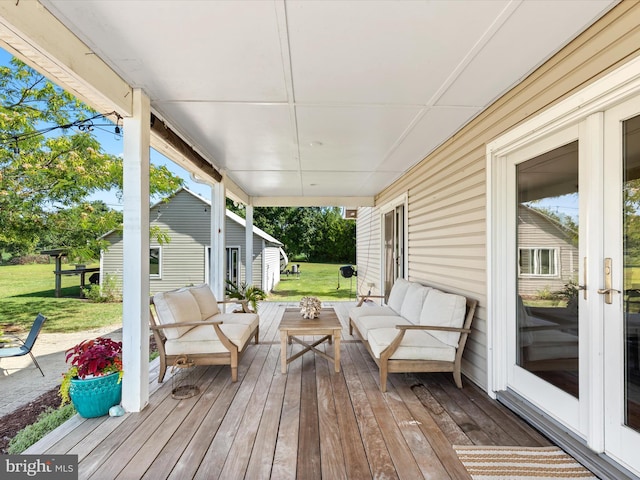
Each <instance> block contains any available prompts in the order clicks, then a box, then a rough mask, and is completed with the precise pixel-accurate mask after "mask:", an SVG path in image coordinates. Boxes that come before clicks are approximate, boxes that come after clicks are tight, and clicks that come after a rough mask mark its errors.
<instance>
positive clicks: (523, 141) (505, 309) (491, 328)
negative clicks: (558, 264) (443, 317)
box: [486, 58, 640, 452]
mask: <svg viewBox="0 0 640 480" xmlns="http://www.w3.org/2000/svg"><path fill="white" fill-rule="evenodd" d="M639 94H640V58H635V59H633V60H631V61H630V62H628V63H627V64H625V65H623V66H622V67H620V68H618V69H616V70H614V71H613V72H611V73H609V74H607V75H606V76H604V77H603V78H601V79H599V80H597V81H596V82H594V83H593V84H591V85H589V86H588V87H585V88H584V89H583V90H581V91H580V92H577V93H576V94H574V95H572V96H570V97H568V98H566V99H565V100H563V101H561V102H559V103H558V104H556V105H554V106H553V107H550V108H549V109H547V110H545V111H544V112H542V113H540V114H539V115H537V116H535V117H534V118H532V119H530V120H528V121H526V122H524V123H522V124H520V125H519V126H517V127H515V128H514V129H512V130H510V131H509V132H507V133H505V134H504V135H502V136H501V137H499V138H497V139H496V140H495V141H493V142H491V143H489V144H488V145H487V149H486V159H487V163H486V167H487V179H486V180H487V246H488V248H487V255H488V259H487V318H488V331H487V334H488V352H487V373H488V386H487V389H488V393H489V394H490V395H491V396H493V397H494V398H495V397H496V393H497V392H499V391H503V390H506V388H507V384H508V371H509V368H510V366H509V363H508V344H507V342H508V340H509V338H510V337H509V330H508V329H509V328H513V326H511V327H510V326H509V324H510V323H511V322H510V320H509V319H510V318H512V312H515V297H514V296H512V295H509V294H508V290H509V289H508V288H507V287H508V283H509V282H510V281H512V279H514V278H515V272H514V270H515V262H512V263H510V262H508V261H505V260H504V259H505V255H504V254H505V252H507V253H508V255H506V257H507V258H514V255H515V252H512V251H510V249H511V250H514V249H515V242H514V241H513V238H512V232H513V230H510V229H509V228H508V227H509V225H505V224H504V219H506V218H508V214H509V211H508V209H509V208H514V207H513V206H511V205H510V201H511V199H513V198H514V192H513V191H512V190H513V189H514V188H515V187H514V186H513V185H511V186H510V187H509V184H510V182H509V181H508V180H509V175H510V172H509V171H508V169H507V168H504V164H505V156H506V155H508V154H509V153H511V152H515V151H517V150H519V149H521V148H523V147H525V146H527V145H529V144H532V143H533V142H538V141H540V140H541V139H543V138H545V137H547V136H549V135H551V134H553V133H554V132H557V131H560V130H562V129H564V128H568V127H570V126H572V125H578V124H580V128H581V129H584V128H586V129H597V128H601V126H602V122H603V120H602V114H601V112H602V111H604V110H605V109H607V108H610V107H612V106H614V105H616V104H619V103H621V102H623V101H624V100H626V99H628V98H630V97H632V96H635V95H639ZM589 137H593V135H587V136H586V137H585V138H589ZM580 148H581V150H580V154H581V155H587V156H590V157H591V158H597V157H600V158H601V157H602V155H603V152H602V150H603V144H602V138H601V137H598V136H596V137H595V138H592V140H589V143H588V144H587V145H584V144H582V145H581V147H580ZM583 149H584V150H583ZM600 173H601V172H600ZM581 181H582V178H581ZM585 182H586V184H587V185H588V188H589V190H590V191H591V192H590V193H592V194H596V193H597V192H598V191H599V192H600V193H602V188H603V187H602V185H601V182H602V175H599V174H598V172H592V174H591V175H590V176H589V178H588V179H585ZM505 187H507V188H505ZM582 197H584V195H581V200H580V201H581V205H580V207H581V210H582V209H583V208H587V209H589V208H591V206H590V205H588V203H584V204H583V203H582V202H588V198H584V199H583V198H582ZM587 197H588V196H587ZM600 213H601V212H600ZM585 228H592V227H585ZM587 234H588V233H587ZM598 249H599V250H600V251H601V250H602V243H600V245H597V244H593V243H592V244H591V245H590V246H589V251H590V252H594V251H597V250H598ZM598 263H599V262H598ZM590 270H591V271H588V272H587V284H588V288H589V292H588V298H589V299H591V300H590V301H589V304H588V307H587V308H589V310H590V311H591V313H592V318H594V319H595V318H599V317H598V315H600V318H601V314H602V307H601V306H600V305H599V304H598V303H596V302H597V294H596V293H595V290H596V289H597V288H601V285H600V283H601V279H602V267H601V266H600V267H599V268H597V269H594V268H591V269H590ZM594 270H595V271H594ZM598 270H599V271H598ZM600 303H601V302H600ZM510 314H511V316H510ZM603 350H604V338H603V335H602V333H601V332H600V333H598V331H597V329H592V330H591V331H590V335H589V341H588V342H586V344H585V342H581V347H580V355H581V356H584V358H585V359H586V360H587V362H588V363H587V368H588V373H589V374H590V379H589V384H588V389H587V390H588V392H587V395H588V401H587V402H585V409H586V411H585V412H584V415H583V417H584V418H583V421H582V422H581V428H580V430H581V432H580V434H581V435H582V436H583V437H584V438H585V440H586V442H587V444H588V445H589V446H590V448H592V449H593V450H594V451H596V452H602V451H603V449H604V424H603V419H602V412H603V409H604V401H603V393H602V392H603V391H604V365H603V362H602V352H603ZM581 380H582V375H581Z"/></svg>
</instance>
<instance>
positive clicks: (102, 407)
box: [69, 372, 122, 418]
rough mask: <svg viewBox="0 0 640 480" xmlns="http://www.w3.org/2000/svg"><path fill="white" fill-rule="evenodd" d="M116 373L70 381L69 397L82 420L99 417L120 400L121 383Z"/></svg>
mask: <svg viewBox="0 0 640 480" xmlns="http://www.w3.org/2000/svg"><path fill="white" fill-rule="evenodd" d="M118 375H119V374H118V373H117V372H116V373H110V374H109V375H105V376H103V377H94V378H85V379H79V378H78V379H74V380H71V387H70V388H69V397H71V401H72V402H73V406H74V407H75V409H76V411H77V412H78V413H79V414H80V416H81V417H84V418H93V417H101V416H103V415H107V414H108V413H109V409H110V408H111V407H113V406H114V405H118V404H119V403H120V400H122V382H120V383H118Z"/></svg>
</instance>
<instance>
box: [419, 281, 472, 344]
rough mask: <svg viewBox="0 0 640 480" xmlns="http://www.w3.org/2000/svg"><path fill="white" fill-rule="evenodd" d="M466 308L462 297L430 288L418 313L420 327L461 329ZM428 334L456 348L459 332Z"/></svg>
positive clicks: (432, 332)
mask: <svg viewBox="0 0 640 480" xmlns="http://www.w3.org/2000/svg"><path fill="white" fill-rule="evenodd" d="M466 307H467V300H466V298H465V297H463V296H462V295H455V294H453V293H444V292H442V291H440V290H437V289H435V288H432V289H431V290H429V293H428V294H427V298H425V300H424V304H423V306H422V311H421V312H420V325H425V326H431V327H454V328H462V325H463V323H464V317H465V313H466V309H467V308H466ZM429 333H430V334H431V335H433V336H434V337H436V338H437V339H438V340H440V341H441V342H442V343H445V344H447V345H449V346H452V347H457V346H458V340H459V339H460V333H459V332H442V331H436V330H430V331H429Z"/></svg>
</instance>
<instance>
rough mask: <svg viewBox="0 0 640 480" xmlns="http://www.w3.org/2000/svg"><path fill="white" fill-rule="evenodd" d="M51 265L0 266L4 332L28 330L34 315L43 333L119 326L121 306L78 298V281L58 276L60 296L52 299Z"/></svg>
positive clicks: (52, 268) (0, 323) (1, 308)
mask: <svg viewBox="0 0 640 480" xmlns="http://www.w3.org/2000/svg"><path fill="white" fill-rule="evenodd" d="M54 269H55V266H54V264H53V263H52V264H49V265H46V264H45V265H35V264H34V265H7V266H0V325H1V326H3V327H4V328H5V331H6V332H7V333H9V332H14V331H15V332H17V333H24V332H27V331H28V330H29V328H30V327H31V324H32V323H33V319H34V318H35V317H36V315H37V314H38V313H42V314H43V315H44V316H46V317H47V321H46V322H45V324H44V327H43V331H44V332H48V333H53V332H58V333H60V332H80V331H83V330H88V329H91V328H97V327H103V326H107V325H115V324H120V323H122V304H120V303H90V302H88V301H86V300H83V299H80V278H79V277H78V276H73V275H65V276H62V297H61V298H55V276H54V275H53V270H54Z"/></svg>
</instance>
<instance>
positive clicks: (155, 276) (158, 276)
mask: <svg viewBox="0 0 640 480" xmlns="http://www.w3.org/2000/svg"><path fill="white" fill-rule="evenodd" d="M155 248H157V249H158V273H157V274H155V273H151V272H149V278H150V279H152V280H162V247H161V246H160V245H150V246H149V261H151V250H153V249H155ZM149 268H151V263H149Z"/></svg>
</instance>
